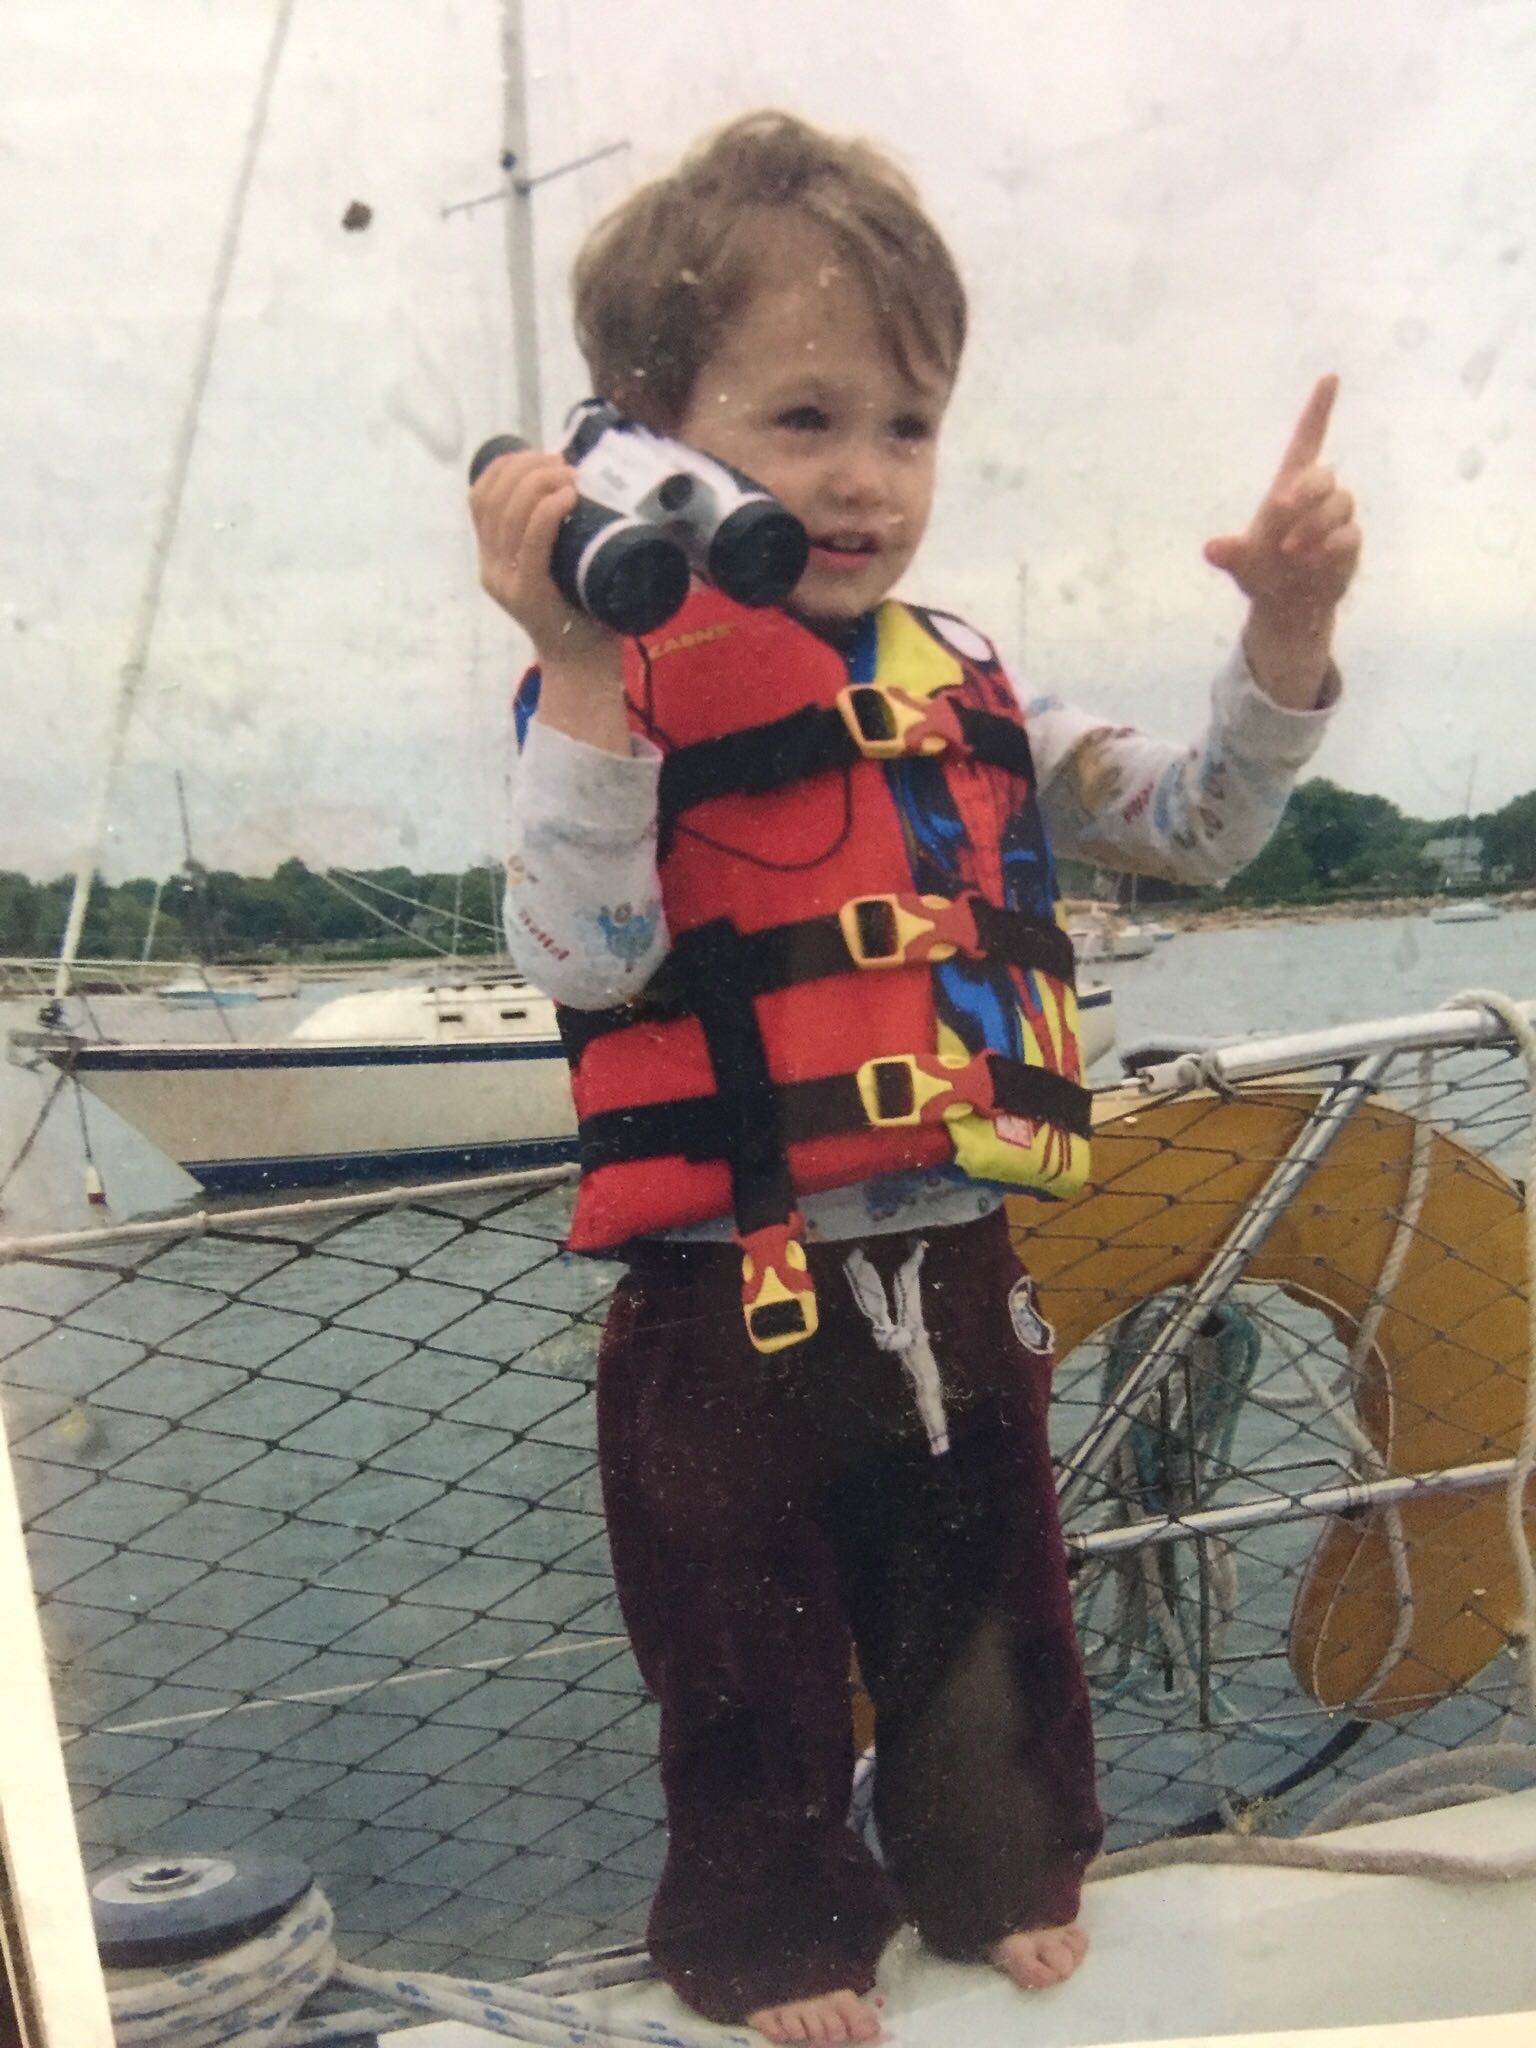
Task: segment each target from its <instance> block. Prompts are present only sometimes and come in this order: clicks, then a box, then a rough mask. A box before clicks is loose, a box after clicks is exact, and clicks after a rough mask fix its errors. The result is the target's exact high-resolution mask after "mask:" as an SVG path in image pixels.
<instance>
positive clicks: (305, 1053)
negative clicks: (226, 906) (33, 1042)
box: [45, 1038, 565, 1074]
mask: <svg viewBox="0 0 1536 2048" xmlns="http://www.w3.org/2000/svg"><path fill="white" fill-rule="evenodd" d="M45 1050H46V1048H45ZM49 1057H50V1058H52V1059H53V1060H54V1063H55V1065H64V1064H66V1063H67V1064H68V1065H69V1067H70V1068H71V1070H72V1071H73V1072H74V1073H77V1074H102V1073H158V1074H173V1073H188V1072H197V1071H200V1070H201V1071H206V1072H208V1073H214V1074H222V1073H228V1072H230V1071H231V1070H236V1069H243V1068H247V1067H270V1068H290V1067H458V1066H473V1065H476V1064H478V1063H480V1062H483V1061H486V1060H558V1061H559V1062H560V1064H561V1065H562V1066H563V1065H564V1064H565V1054H564V1053H563V1052H562V1051H561V1049H560V1041H559V1040H558V1039H549V1038H545V1039H527V1040H521V1041H517V1042H514V1043H512V1044H499V1043H497V1042H495V1041H491V1042H489V1043H487V1042H486V1041H484V1040H480V1041H472V1042H471V1043H469V1044H465V1045H419V1044H413V1043H412V1042H411V1041H410V1040H403V1041H402V1042H401V1043H400V1044H398V1045H391V1044H372V1045H370V1044H358V1043H348V1042H346V1041H339V1042H337V1043H336V1044H334V1045H333V1044H328V1043H326V1042H325V1041H324V1040H315V1041H314V1042H313V1043H310V1042H308V1041H306V1042H304V1043H295V1041H294V1040H292V1039H282V1040H280V1041H278V1043H276V1044H275V1045H272V1044H264V1045H230V1046H224V1045H211V1046H210V1045H188V1046H177V1045H110V1044H82V1043H80V1042H79V1041H78V1040H72V1041H71V1042H70V1043H69V1044H68V1045H67V1046H61V1047H60V1049H59V1051H58V1052H57V1053H54V1052H52V1051H49Z"/></svg>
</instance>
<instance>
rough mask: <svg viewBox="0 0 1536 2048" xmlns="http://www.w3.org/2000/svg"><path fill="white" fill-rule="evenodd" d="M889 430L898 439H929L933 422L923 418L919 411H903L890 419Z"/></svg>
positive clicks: (931, 435) (930, 438)
mask: <svg viewBox="0 0 1536 2048" xmlns="http://www.w3.org/2000/svg"><path fill="white" fill-rule="evenodd" d="M891 432H892V433H893V434H894V435H895V437H896V439H897V440H898V441H929V440H932V438H933V422H932V420H925V419H924V418H923V416H922V414H921V413H917V412H904V413H902V414H901V415H900V416H899V418H897V419H894V420H892V421H891Z"/></svg>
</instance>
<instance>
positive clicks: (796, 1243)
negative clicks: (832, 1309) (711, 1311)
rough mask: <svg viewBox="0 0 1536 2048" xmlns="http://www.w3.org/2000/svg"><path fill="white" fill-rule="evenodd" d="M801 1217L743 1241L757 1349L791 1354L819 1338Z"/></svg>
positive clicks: (744, 1280)
mask: <svg viewBox="0 0 1536 2048" xmlns="http://www.w3.org/2000/svg"><path fill="white" fill-rule="evenodd" d="M803 1228H804V1225H803V1224H802V1223H801V1220H800V1217H799V1216H798V1215H794V1216H791V1217H789V1218H787V1219H786V1220H785V1222H783V1223H781V1224H770V1225H768V1226H767V1227H766V1228H765V1229H763V1230H757V1231H753V1232H751V1233H750V1235H748V1236H746V1237H743V1238H742V1239H741V1240H740V1244H741V1251H742V1259H741V1306H742V1314H743V1317H744V1318H745V1321H746V1325H747V1337H748V1340H749V1342H750V1343H751V1345H752V1348H753V1349H754V1350H755V1351H763V1352H772V1351H786V1350H788V1348H789V1346H790V1345H791V1344H803V1343H804V1342H805V1341H806V1339H807V1338H808V1337H814V1336H815V1334H816V1331H817V1328H818V1326H819V1324H820V1321H821V1312H820V1310H819V1308H818V1307H817V1303H816V1286H815V1282H814V1281H813V1280H812V1279H811V1277H810V1273H809V1270H808V1268H809V1261H808V1260H807V1258H806V1256H805V1245H804V1244H803V1242H802V1241H801V1237H800V1232H801V1231H802V1229H803Z"/></svg>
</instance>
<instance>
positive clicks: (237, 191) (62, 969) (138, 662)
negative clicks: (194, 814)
mask: <svg viewBox="0 0 1536 2048" xmlns="http://www.w3.org/2000/svg"><path fill="white" fill-rule="evenodd" d="M295 4H296V0H278V4H277V8H276V12H275V13H274V15H273V18H272V32H271V35H270V38H269V40H268V44H267V54H266V58H265V61H264V62H263V64H262V68H261V75H260V78H259V80H258V83H257V88H256V98H255V103H254V105H253V107H252V110H251V118H250V120H249V122H248V124H247V126H246V133H245V141H244V144H243V146H242V149H241V153H240V167H239V170H238V173H237V175H236V178H235V185H234V190H233V191H232V193H231V195H230V202H229V208H228V211H227V213H226V215H225V220H224V229H223V233H222V234H221V236H220V238H219V250H218V259H217V262H216V264H215V268H214V281H213V289H212V291H211V292H210V293H209V296H208V303H207V305H206V307H205V308H204V311H203V322H202V328H201V331H200V333H199V336H198V344H197V354H196V357H195V359H194V364H193V371H192V382H191V386H190V388H189V390H188V393H187V399H186V404H185V405H184V407H183V409H182V417H181V424H180V427H179V429H178V431H177V435H176V442H175V447H174V450H173V452H172V456H171V468H170V475H169V477H168V479H167V482H166V490H165V497H164V501H163V503H162V506H161V512H160V520H159V525H158V528H157V530H156V534H155V540H154V545H153V547H152V548H151V550H150V556H149V566H148V569H147V572H146V575H145V579H144V588H143V590H142V592H141V593H140V597H139V603H138V607H137V610H136V611H135V614H134V620H133V628H132V632H131V634H130V636H129V643H128V653H127V657H126V658H125V660H124V662H123V664H122V667H121V668H120V669H119V671H118V689H117V696H116V699H115V701H114V703H113V707H112V723H111V733H110V737H109V739H108V743H107V760H106V767H105V768H104V770H103V772H102V778H101V788H100V790H99V792H98V795H97V802H96V815H95V819H94V821H93V824H92V829H91V836H90V840H89V842H88V845H87V848H86V851H85V854H84V856H83V858H82V860H81V863H80V866H79V869H78V870H77V871H76V874H75V887H74V896H73V898H72V900H71V902H70V907H69V922H68V924H67V925H66V927H65V931H64V942H63V945H62V947H61V949H60V953H59V963H58V972H57V974H56V976H55V979H54V989H53V994H54V1000H55V1001H56V1002H58V1001H62V999H63V998H64V996H65V995H66V994H67V993H68V991H69V981H70V968H71V965H72V963H73V961H74V957H75V954H76V952H77V951H78V950H79V945H80V935H81V932H82V931H83V929H84V927H85V912H86V905H87V903H88V902H89V899H90V893H91V886H92V884H93V882H94V881H95V879H96V870H97V868H98V866H99V864H100V856H101V847H102V842H103V840H104V839H105V838H106V834H107V827H108V822H109V820H110V818H111V812H112V802H113V799H114V797H115V796H116V793H117V781H118V775H119V771H120V770H121V767H122V762H123V756H124V752H125V749H126V745H127V739H128V730H129V726H130V724H131V722H132V719H133V714H134V709H135V706H136V703H137V700H138V696H139V692H140V690H141V689H142V687H143V683H144V677H145V673H146V671H147V669H148V666H149V656H150V650H151V648H152V646H153V643H154V635H155V627H156V624H157V622H158V620H159V616H160V599H161V595H162V592H163V589H164V585H165V574H166V569H167V567H168V565H169V562H170V557H171V549H172V547H173V546H174V544H175V540H176V534H177V530H178V528H179V527H180V524H181V510H182V504H183V501H184V499H185V497H186V487H187V476H188V473H189V472H190V470H191V467H192V454H193V450H194V449H195V447H196V445H197V437H198V430H199V428H200V426H201V424H202V415H203V401H204V399H205V398H206V396H207V392H208V380H209V376H210V373H211V371H212V368H213V356H214V349H215V347H216V345H217V342H218V336H219V327H220V324H221V322H222V319H223V313H224V301H225V299H226V297H227V296H228V292H229V286H230V280H231V279H232V277H233V276H234V269H235V259H236V256H237V255H238V253H239V249H240V238H241V234H242V231H243V229H244V226H245V213H246V205H247V202H248V200H249V198H250V193H251V185H252V181H253V179H254V177H255V172H256V164H257V160H258V158H259V156H260V154H261V145H262V141H263V139H264V137H265V135H266V129H267V119H268V116H269V114H270V112H271V107H272V92H273V87H274V86H275V84H276V82H277V73H278V69H279V66H280V65H281V62H282V57H283V51H284V48H285V47H286V45H287V41H288V31H289V28H290V27H291V25H292V21H293V12H294V6H295Z"/></svg>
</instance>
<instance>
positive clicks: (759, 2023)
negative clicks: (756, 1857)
mask: <svg viewBox="0 0 1536 2048" xmlns="http://www.w3.org/2000/svg"><path fill="white" fill-rule="evenodd" d="M1018 1938H1019V1937H1018V1936H1017V1935H1015V1936H1014V1937H1013V1939H1014V1940H1017V1939H1018ZM747 2025H748V2026H749V2027H756V2029H757V2031H758V2032H759V2033H760V2034H766V2035H767V2036H768V2038H769V2040H770V2041H815V2042H817V2043H818V2044H820V2043H826V2044H829V2048H830V2044H831V2043H834V2042H839V2041H881V2040H884V2038H885V2036H884V2035H883V2034H882V2033H881V2031H880V2015H879V2014H878V2013H877V2012H876V2011H875V2009H874V2007H873V2006H872V2005H870V2004H868V2003H866V2001H865V2000H864V1999H862V1998H860V1996H859V1994H858V1993H857V1992H856V1991H828V1992H824V1993H823V1995H822V1996H821V1997H820V1998H797V1999H796V2000H795V2001H794V2003H793V2004H792V2005H765V2006H761V2007H760V2008H759V2009H758V2010H757V2011H756V2012H749V2013H748V2014H747Z"/></svg>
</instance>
